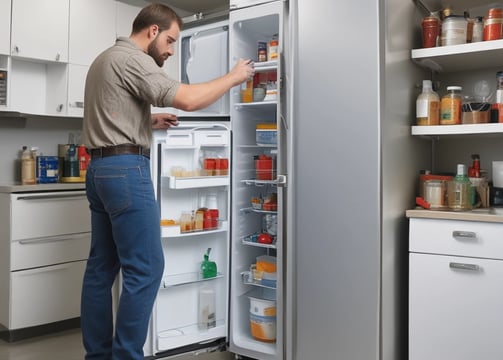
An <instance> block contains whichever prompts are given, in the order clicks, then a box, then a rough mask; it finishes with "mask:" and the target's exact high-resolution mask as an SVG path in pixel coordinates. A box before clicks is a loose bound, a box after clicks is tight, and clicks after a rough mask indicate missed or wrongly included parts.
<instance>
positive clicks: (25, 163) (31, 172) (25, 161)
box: [21, 146, 36, 185]
mask: <svg viewBox="0 0 503 360" xmlns="http://www.w3.org/2000/svg"><path fill="white" fill-rule="evenodd" d="M21 183H22V184H23V185H34V184H35V183H36V176H35V159H34V158H33V154H32V152H31V151H30V150H28V147H27V146H23V151H22V152H21Z"/></svg>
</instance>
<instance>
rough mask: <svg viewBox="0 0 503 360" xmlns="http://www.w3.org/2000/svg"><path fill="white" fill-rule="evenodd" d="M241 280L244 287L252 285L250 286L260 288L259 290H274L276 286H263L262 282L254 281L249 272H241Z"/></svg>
mask: <svg viewBox="0 0 503 360" xmlns="http://www.w3.org/2000/svg"><path fill="white" fill-rule="evenodd" d="M241 279H242V281H243V284H244V285H252V286H257V287H261V288H265V289H272V290H276V286H269V285H264V284H263V283H262V280H255V279H254V278H253V275H252V273H251V271H243V272H242V273H241Z"/></svg>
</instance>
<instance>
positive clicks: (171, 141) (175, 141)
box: [166, 129, 194, 146]
mask: <svg viewBox="0 0 503 360" xmlns="http://www.w3.org/2000/svg"><path fill="white" fill-rule="evenodd" d="M166 145H168V146H193V145H194V141H193V135H192V131H191V130H174V129H172V130H167V132H166Z"/></svg>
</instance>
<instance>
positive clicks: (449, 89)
mask: <svg viewBox="0 0 503 360" xmlns="http://www.w3.org/2000/svg"><path fill="white" fill-rule="evenodd" d="M461 90H463V88H462V87H461V86H447V91H461Z"/></svg>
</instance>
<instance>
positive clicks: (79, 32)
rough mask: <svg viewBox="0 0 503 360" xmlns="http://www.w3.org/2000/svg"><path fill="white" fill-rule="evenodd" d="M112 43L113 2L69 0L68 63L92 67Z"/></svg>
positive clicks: (113, 23)
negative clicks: (97, 57) (95, 60)
mask: <svg viewBox="0 0 503 360" xmlns="http://www.w3.org/2000/svg"><path fill="white" fill-rule="evenodd" d="M114 42H115V1H114V0H70V38H69V49H68V52H69V53H68V58H69V60H68V62H69V63H71V64H79V65H91V62H92V61H93V60H94V59H95V58H96V56H98V54H99V53H100V52H102V51H103V50H105V49H106V48H108V47H110V46H112V45H113V44H114Z"/></svg>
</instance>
